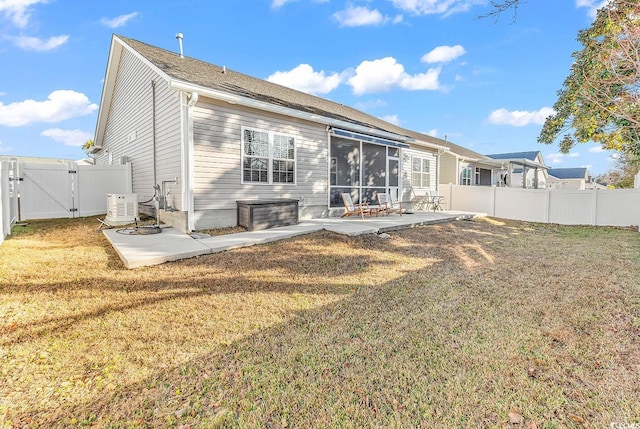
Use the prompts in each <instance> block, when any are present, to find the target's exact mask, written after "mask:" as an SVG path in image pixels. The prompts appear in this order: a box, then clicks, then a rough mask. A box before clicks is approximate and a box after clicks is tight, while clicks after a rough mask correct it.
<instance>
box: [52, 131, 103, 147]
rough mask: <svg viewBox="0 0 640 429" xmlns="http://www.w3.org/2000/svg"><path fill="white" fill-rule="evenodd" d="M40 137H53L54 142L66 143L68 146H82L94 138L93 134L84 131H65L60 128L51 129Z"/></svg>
mask: <svg viewBox="0 0 640 429" xmlns="http://www.w3.org/2000/svg"><path fill="white" fill-rule="evenodd" d="M40 135H43V136H45V137H51V138H52V139H53V140H55V141H57V142H60V143H64V144H65V145H67V146H82V145H83V144H84V143H85V142H86V141H87V140H89V139H92V138H93V134H91V133H88V132H86V131H82V130H63V129H60V128H49V129H48V130H44V131H43V132H42V133H40Z"/></svg>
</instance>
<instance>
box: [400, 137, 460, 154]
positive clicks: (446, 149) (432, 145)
mask: <svg viewBox="0 0 640 429" xmlns="http://www.w3.org/2000/svg"><path fill="white" fill-rule="evenodd" d="M409 143H411V144H416V145H419V146H425V147H430V148H432V149H438V150H441V151H444V152H449V149H450V147H449V146H442V145H439V144H435V143H429V142H426V141H424V140H417V139H415V140H411V141H410V142H409Z"/></svg>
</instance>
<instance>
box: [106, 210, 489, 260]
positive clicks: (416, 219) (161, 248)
mask: <svg viewBox="0 0 640 429" xmlns="http://www.w3.org/2000/svg"><path fill="white" fill-rule="evenodd" d="M477 216H483V214H480V213H461V212H435V213H434V212H416V213H413V214H404V215H402V216H399V215H390V216H379V217H373V218H365V219H364V220H362V219H360V218H356V217H352V218H346V219H341V218H323V219H308V220H304V221H303V222H301V223H299V224H297V225H291V226H284V227H279V228H270V229H265V230H261V231H251V232H248V231H247V232H240V233H236V234H227V235H219V236H214V237H207V238H197V237H196V236H194V237H196V238H194V237H192V236H190V235H188V234H185V233H182V232H180V231H178V230H177V229H175V228H172V227H163V228H162V232H161V233H159V234H145V235H134V234H123V233H122V232H123V231H122V230H118V229H107V230H104V231H103V232H104V235H105V236H106V237H107V239H108V240H109V242H110V243H111V245H112V246H113V247H114V249H115V250H116V252H117V253H118V255H119V256H120V259H122V261H123V262H124V265H125V266H126V267H127V268H139V267H144V266H149V265H158V264H162V263H165V262H170V261H177V260H179V259H185V258H193V257H195V256H200V255H206V254H210V253H217V252H223V251H226V250H231V249H237V248H240V247H248V246H255V245H258V244H264V243H269V242H272V241H277V240H286V239H289V238H293V237H297V236H299V235H304V234H310V233H313V232H317V231H322V230H327V231H331V232H335V233H338V234H343V235H348V236H357V235H362V234H376V233H382V232H389V231H395V230H399V229H407V228H414V227H418V226H423V225H431V224H437V223H442V222H451V221H454V220H457V219H464V218H471V217H477Z"/></svg>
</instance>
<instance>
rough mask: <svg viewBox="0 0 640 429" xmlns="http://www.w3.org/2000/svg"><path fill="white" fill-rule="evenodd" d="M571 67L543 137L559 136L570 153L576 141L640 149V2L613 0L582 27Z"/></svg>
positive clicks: (624, 149)
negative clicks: (588, 25)
mask: <svg viewBox="0 0 640 429" xmlns="http://www.w3.org/2000/svg"><path fill="white" fill-rule="evenodd" d="M578 41H579V42H580V43H581V44H582V50H580V51H577V52H574V53H573V58H574V60H575V62H574V64H573V66H572V67H571V73H570V75H569V76H568V77H567V79H566V80H565V81H564V84H563V88H562V89H561V90H560V91H559V92H558V100H557V101H556V103H555V104H554V106H553V107H554V110H555V114H553V115H551V116H550V117H548V118H547V120H546V122H545V124H544V126H543V128H542V132H541V133H540V136H539V137H538V141H539V142H541V143H546V144H551V143H553V142H554V141H556V139H558V138H559V139H560V144H559V146H560V151H561V152H563V153H568V152H569V151H570V150H571V148H573V147H574V146H575V144H576V143H584V142H588V141H594V142H598V143H600V144H601V145H602V147H603V148H604V149H608V150H615V151H617V152H619V153H622V154H630V155H633V156H637V155H640V3H639V2H638V0H612V1H611V2H610V3H609V4H607V5H606V6H604V7H602V8H601V9H600V10H598V13H597V16H596V19H595V20H594V22H593V23H592V25H591V26H590V27H589V28H587V29H586V30H582V31H580V32H579V33H578Z"/></svg>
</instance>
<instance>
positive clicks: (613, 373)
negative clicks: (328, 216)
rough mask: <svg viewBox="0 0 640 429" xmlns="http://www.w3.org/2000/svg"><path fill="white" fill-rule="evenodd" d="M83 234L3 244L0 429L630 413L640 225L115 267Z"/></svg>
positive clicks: (301, 243) (406, 423)
mask: <svg viewBox="0 0 640 429" xmlns="http://www.w3.org/2000/svg"><path fill="white" fill-rule="evenodd" d="M95 227H96V224H95V221H94V220H92V219H81V220H71V221H62V222H60V221H57V222H49V223H47V222H43V223H33V224H31V225H30V226H29V230H28V231H25V232H24V233H18V234H16V235H15V236H13V237H12V238H11V239H9V240H7V241H5V243H4V244H3V245H2V246H1V247H0V260H2V264H1V265H0V365H1V366H0V377H2V383H0V427H2V425H4V426H7V427H12V426H13V427H76V426H78V427H82V426H90V427H113V428H115V427H216V426H219V427H416V426H417V427H434V426H439V427H506V426H510V427H518V426H521V427H539V428H543V427H550V428H551V427H585V426H588V427H604V426H609V424H610V423H611V422H627V423H628V422H637V421H638V419H640V405H639V404H638V401H637V398H638V397H640V376H639V375H638V374H640V289H639V286H638V285H639V284H640V282H639V280H640V276H639V274H638V273H640V240H639V239H638V233H637V232H633V231H631V230H623V229H615V228H588V227H558V226H545V225H537V224H524V223H517V222H508V221H499V222H498V221H495V220H490V221H488V222H487V221H473V222H457V223H452V224H443V225H437V226H431V227H426V228H416V229H412V230H406V231H401V232H395V233H393V234H392V237H391V239H389V240H382V239H379V238H377V237H375V236H362V237H357V238H348V237H343V236H338V235H334V234H330V233H317V234H312V235H309V236H305V237H300V238H297V239H294V240H289V241H284V242H278V243H271V244H268V245H264V246H256V247H251V248H245V249H239V250H234V251H230V252H225V253H221V254H216V255H210V256H205V257H199V258H194V259H190V260H185V261H180V262H175V263H169V264H164V265H162V266H158V267H150V268H141V269H137V270H125V269H124V268H123V267H122V265H121V263H120V261H119V260H118V258H117V255H116V254H115V252H114V251H113V250H112V249H111V247H110V246H109V245H108V242H107V241H106V239H105V238H104V237H103V235H102V234H101V233H96V232H95ZM14 232H15V231H14Z"/></svg>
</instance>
